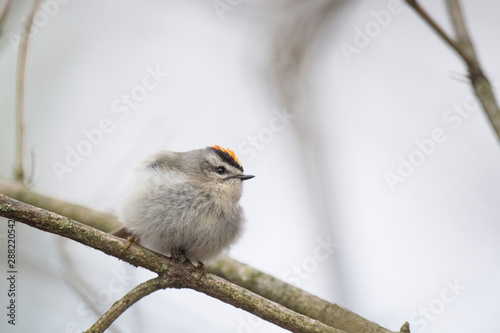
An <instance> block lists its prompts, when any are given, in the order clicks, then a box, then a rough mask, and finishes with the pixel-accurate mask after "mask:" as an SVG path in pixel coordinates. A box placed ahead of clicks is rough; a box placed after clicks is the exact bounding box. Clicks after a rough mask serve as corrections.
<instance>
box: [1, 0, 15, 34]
mask: <svg viewBox="0 0 500 333" xmlns="http://www.w3.org/2000/svg"><path fill="white" fill-rule="evenodd" d="M11 3H12V1H11V0H7V1H6V2H5V5H4V6H3V8H2V10H1V11H0V35H1V34H2V30H3V24H4V22H5V18H6V17H7V13H8V12H9V9H10V5H11Z"/></svg>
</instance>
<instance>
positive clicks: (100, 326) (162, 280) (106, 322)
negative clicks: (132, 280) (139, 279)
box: [85, 274, 169, 333]
mask: <svg viewBox="0 0 500 333" xmlns="http://www.w3.org/2000/svg"><path fill="white" fill-rule="evenodd" d="M168 282H169V281H168V278H166V277H165V276H164V274H160V275H158V276H157V277H155V278H153V279H151V280H148V281H146V282H143V283H141V284H139V285H138V286H137V287H135V288H134V289H132V290H131V291H130V292H129V293H127V294H126V295H125V296H123V297H122V298H121V299H119V300H118V301H116V302H115V303H114V304H113V306H111V308H110V309H109V310H108V311H106V313H105V314H103V315H102V316H101V318H99V320H98V321H96V322H95V324H94V325H92V327H91V328H90V329H88V330H87V331H85V333H101V332H104V331H105V330H106V329H107V328H108V327H109V326H110V325H111V324H112V323H113V322H114V321H115V320H116V319H117V318H118V317H119V316H120V315H121V314H122V313H123V312H125V310H127V309H128V308H129V307H131V306H132V305H134V304H135V303H136V302H137V301H138V300H140V299H141V298H143V297H145V296H147V295H149V294H151V293H153V292H155V291H157V290H160V289H164V288H166V287H168Z"/></svg>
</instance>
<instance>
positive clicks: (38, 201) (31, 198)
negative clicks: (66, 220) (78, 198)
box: [0, 179, 121, 232]
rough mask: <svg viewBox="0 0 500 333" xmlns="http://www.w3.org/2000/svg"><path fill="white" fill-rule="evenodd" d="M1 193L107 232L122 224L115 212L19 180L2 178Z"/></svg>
mask: <svg viewBox="0 0 500 333" xmlns="http://www.w3.org/2000/svg"><path fill="white" fill-rule="evenodd" d="M0 193H4V194H5V195H8V196H10V197H12V198H14V199H17V200H20V201H22V202H25V203H27V204H30V205H33V206H37V207H41V208H44V209H47V210H50V211H52V212H55V213H57V214H60V215H63V216H69V217H71V218H72V219H74V220H77V221H81V222H82V223H85V224H87V225H89V226H91V227H94V228H97V229H99V230H102V231H105V232H110V231H113V230H115V229H118V228H119V227H120V226H121V223H120V222H118V218H116V216H115V215H113V214H109V213H103V212H98V211H95V210H92V209H89V208H87V207H83V206H80V205H75V204H72V203H69V202H66V201H62V200H59V199H55V198H51V197H48V196H45V195H42V194H39V193H36V192H33V191H32V190H30V189H29V188H27V187H26V186H24V184H23V183H21V182H19V181H13V180H5V179H0Z"/></svg>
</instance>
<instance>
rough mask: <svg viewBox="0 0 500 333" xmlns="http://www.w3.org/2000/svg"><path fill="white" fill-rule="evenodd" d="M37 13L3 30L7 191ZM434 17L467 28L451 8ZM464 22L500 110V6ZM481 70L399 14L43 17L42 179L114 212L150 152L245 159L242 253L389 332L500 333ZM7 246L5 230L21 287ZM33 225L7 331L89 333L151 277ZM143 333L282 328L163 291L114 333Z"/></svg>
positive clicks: (30, 135) (16, 14)
mask: <svg viewBox="0 0 500 333" xmlns="http://www.w3.org/2000/svg"><path fill="white" fill-rule="evenodd" d="M33 3H34V2H33V1H27V0H16V1H12V3H11V7H10V10H9V11H8V12H7V14H6V16H5V18H4V20H3V27H2V33H1V35H0V77H1V78H2V79H1V80H0V105H1V110H0V156H2V158H1V159H0V176H1V177H3V178H4V179H6V178H12V177H13V170H14V161H15V149H16V146H15V92H16V90H15V87H16V85H15V82H16V65H17V61H18V60H17V53H18V42H19V36H20V34H21V31H22V27H23V24H24V23H25V21H26V18H27V17H28V15H29V12H30V11H31V8H32V6H33ZM0 4H1V8H4V6H5V5H6V4H7V1H6V0H3V1H0ZM422 5H423V6H424V7H425V8H427V9H428V11H429V12H430V13H431V15H432V16H433V17H434V18H435V19H436V20H437V21H438V22H439V23H440V24H441V25H442V26H443V27H444V28H445V29H446V30H447V31H450V32H451V25H450V23H449V19H448V16H447V12H446V8H445V5H444V1H430V0H427V1H422ZM462 5H463V11H464V13H465V18H466V21H467V24H468V28H469V31H470V33H471V37H472V39H473V42H474V44H475V46H476V50H477V53H478V56H479V59H480V61H481V63H482V65H483V69H484V70H485V72H486V74H487V75H488V77H489V78H490V80H491V82H492V83H493V84H494V85H495V87H496V92H497V93H498V92H499V91H500V62H499V61H498V59H499V55H500V44H499V43H498V31H499V29H500V21H499V20H498V17H497V16H498V15H497V13H498V12H499V11H500V3H497V2H492V1H486V0H476V1H472V0H464V1H462ZM466 74H467V71H466V69H465V67H464V65H463V63H462V62H461V60H460V59H458V58H457V56H456V55H455V53H454V52H453V51H452V50H451V49H450V48H449V47H448V46H447V45H445V44H444V43H443V42H442V40H441V39H439V38H438V37H437V36H436V35H435V34H434V33H433V32H432V31H431V30H430V28H429V27H428V26H427V25H426V24H425V23H424V22H423V21H422V20H421V19H420V18H419V17H417V16H416V14H415V13H414V12H413V11H412V10H411V9H410V8H409V7H407V6H406V4H404V3H403V2H402V1H396V0H383V1H382V0H380V1H379V0H376V1H375V0H371V1H368V0H359V1H326V0H315V1H299V0H282V1H263V0H256V1H246V0H239V1H237V0H232V1H230V0H215V1H207V0H204V1H202V0H190V1H168V0H161V1H160V0H150V1H137V0H120V1H117V0H108V1H96V0H87V1H79V0H64V1H63V0H48V1H42V2H41V7H40V8H39V10H38V12H37V14H36V15H35V19H34V27H33V31H32V34H31V36H30V39H29V46H28V56H27V67H26V81H25V85H26V89H25V112H26V122H27V123H26V137H25V145H26V153H25V172H26V176H27V178H28V179H29V180H30V186H31V187H32V188H33V189H34V190H36V191H38V192H40V193H43V194H45V195H49V196H53V197H55V198H60V199H63V200H66V201H69V202H73V203H77V204H81V205H84V206H88V207H90V208H93V209H96V210H102V211H108V212H112V213H116V209H117V207H118V204H119V202H120V196H121V193H122V191H123V188H124V187H125V185H126V184H127V181H128V179H129V175H130V171H131V170H132V168H133V167H134V165H135V164H136V163H137V162H138V161H140V160H141V159H142V158H144V157H145V156H146V155H148V154H150V153H151V152H154V151H157V150H160V149H168V150H174V151H186V150H191V149H196V148H201V147H205V146H209V145H214V144H217V145H221V146H224V147H230V148H231V149H233V150H234V151H235V152H236V154H237V155H238V157H239V159H240V160H241V161H242V163H243V165H244V168H245V171H246V172H248V173H250V174H254V175H256V178H255V179H252V180H251V181H249V182H245V189H244V192H245V193H244V195H243V198H242V205H243V207H244V209H245V212H246V216H247V224H246V232H245V234H244V236H243V237H242V239H241V240H240V241H239V242H238V243H237V244H236V245H235V246H234V247H233V248H232V249H231V251H230V255H231V256H232V257H234V258H235V259H237V260H240V261H242V262H244V263H247V264H249V265H251V266H253V267H255V268H257V269H260V270H263V271H265V272H267V273H269V274H272V275H274V276H276V277H278V278H281V279H283V280H285V281H287V282H290V283H292V284H295V285H297V286H299V287H301V288H303V289H305V290H306V291H308V292H311V293H313V294H315V295H318V296H320V297H321V298H324V299H326V300H328V301H330V302H333V303H336V304H339V305H341V306H343V307H346V308H348V309H350V310H352V311H354V312H356V313H358V314H360V315H361V316H363V317H365V318H367V319H369V320H371V321H374V322H376V323H378V324H380V325H382V326H384V327H386V328H388V329H392V330H399V328H400V327H401V325H402V324H403V323H404V322H405V321H409V322H410V324H411V328H412V332H455V333H462V332H495V331H497V330H498V325H499V317H498V313H499V310H500V284H499V281H500V242H499V241H498V239H499V236H500V223H499V222H500V221H499V218H498V216H499V213H500V204H499V203H500V194H499V191H498V189H499V188H500V172H499V171H498V170H500V149H499V142H498V138H497V137H496V135H495V134H494V132H493V130H492V128H491V126H490V124H489V122H488V120H487V118H486V116H485V115H484V112H483V110H482V109H481V107H480V106H479V104H478V102H477V100H476V98H475V96H474V93H473V91H472V89H471V86H470V83H469V82H468V80H467V78H466ZM1 220H2V221H5V222H6V220H5V219H3V218H1ZM6 230H7V223H0V240H1V241H2V243H1V244H0V246H1V252H0V253H2V258H1V259H0V265H1V266H0V267H2V272H6V271H7V268H6V266H5V265H6V254H5V253H6V247H7V246H6V242H5V240H6ZM17 230H18V232H17V244H18V247H17V256H18V272H19V273H18V286H17V288H18V296H17V302H18V317H17V324H16V326H15V327H13V326H11V325H8V324H7V320H6V319H5V318H6V316H5V314H3V312H5V311H6V310H3V312H2V316H1V317H2V318H3V319H2V320H1V321H0V331H2V332H53V333H60V332H81V331H83V330H86V329H88V328H89V327H90V326H91V324H92V323H93V322H94V321H95V320H96V319H97V318H98V317H99V316H100V315H101V314H102V313H103V312H104V311H105V310H107V309H108V308H109V307H110V306H111V305H112V304H113V303H114V302H115V301H116V300H117V299H118V298H119V297H121V296H122V295H124V294H125V293H126V292H128V291H129V290H131V289H132V288H133V287H134V286H135V285H137V284H138V283H140V282H142V281H145V280H146V279H148V278H151V277H152V276H153V273H151V272H148V271H145V270H143V269H140V268H135V267H132V266H130V265H128V264H126V263H124V262H120V261H119V260H118V259H116V258H113V257H109V256H107V255H105V254H103V253H101V252H99V251H96V250H93V249H90V248H87V247H85V246H83V245H80V244H78V243H75V242H73V241H70V240H67V239H63V238H61V237H58V236H55V235H52V234H47V233H44V232H42V231H39V230H36V229H32V228H30V227H27V226H25V225H22V224H20V223H19V224H18V225H17ZM5 274H6V273H5ZM0 281H1V282H0V302H1V303H0V304H2V306H1V308H2V309H5V306H4V305H6V304H7V295H6V293H7V281H6V279H5V278H1V279H0ZM139 331H143V332H167V331H168V332H200V331H203V332H282V331H284V330H283V329H281V328H279V327H276V326H275V325H273V324H269V323H267V322H264V321H262V320H260V319H258V318H256V317H254V316H252V315H250V314H248V313H246V312H244V311H241V310H238V309H235V308H233V307H232V306H231V305H228V304H225V303H222V302H220V301H218V300H215V299H211V298H209V297H207V296H205V295H203V294H199V293H197V292H194V291H191V290H166V291H160V292H156V293H154V294H152V295H150V296H148V297H146V298H144V299H143V300H141V301H140V302H139V303H137V304H136V305H134V306H133V307H132V308H130V309H129V310H128V311H127V312H126V313H125V314H124V315H122V316H121V317H120V318H119V319H118V320H117V321H116V322H115V323H114V324H113V325H112V326H111V328H110V329H109V332H139Z"/></svg>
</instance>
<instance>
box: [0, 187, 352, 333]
mask: <svg viewBox="0 0 500 333" xmlns="http://www.w3.org/2000/svg"><path fill="white" fill-rule="evenodd" d="M0 216H3V217H6V218H11V219H15V220H16V221H19V222H22V223H25V224H27V225H30V226H32V227H35V228H38V229H40V230H44V231H47V232H50V233H54V234H57V235H60V236H63V237H67V238H70V239H73V240H75V241H77V242H79V243H82V244H84V245H88V246H90V247H93V248H95V249H97V250H100V251H102V252H104V253H106V254H108V255H111V256H114V257H116V258H119V259H121V260H123V261H126V262H128V263H130V264H132V265H134V266H141V267H144V268H146V269H148V270H150V271H152V272H155V273H157V274H165V275H164V276H165V277H168V279H170V281H169V282H170V283H169V285H168V286H169V287H170V288H190V289H194V290H197V291H199V292H202V293H204V294H207V295H209V296H212V297H214V298H217V299H219V300H221V301H223V302H225V303H228V304H231V305H233V306H235V307H238V308H240V309H243V310H245V311H248V312H250V313H252V314H254V315H256V316H258V317H260V318H262V319H264V320H266V321H269V322H271V323H274V324H275V325H278V326H280V327H282V328H285V329H288V330H290V331H292V332H332V333H345V331H342V330H339V329H336V328H333V327H330V326H328V325H325V324H323V323H322V322H320V321H318V320H314V319H311V318H309V317H307V316H304V315H301V314H299V313H296V312H294V311H292V310H290V309H287V308H286V307H284V306H282V305H280V304H277V303H274V302H272V301H269V300H267V299H265V298H263V297H261V296H259V295H256V294H254V293H252V292H251V291H249V290H247V289H244V288H242V287H239V286H237V285H235V284H232V283H230V282H228V281H226V280H224V279H222V278H220V277H218V276H215V275H213V274H208V273H207V274H205V275H204V276H203V278H201V280H199V281H198V277H199V272H198V270H197V269H196V267H194V266H193V265H192V264H191V263H189V262H188V261H181V262H176V261H173V260H169V259H168V258H166V257H164V256H162V255H160V254H158V253H155V252H153V251H151V250H148V249H146V248H143V247H141V246H139V245H133V246H131V247H130V248H129V247H128V243H129V242H128V241H127V240H124V239H121V238H118V237H115V236H112V235H110V234H107V233H104V232H102V231H99V230H97V229H94V228H92V227H89V226H86V225H84V224H81V223H79V222H77V221H74V220H72V219H70V218H68V217H64V216H60V215H58V214H55V213H52V212H49V211H46V210H44V209H41V208H38V207H34V206H31V205H28V204H26V203H23V202H21V201H17V200H14V199H11V198H9V197H7V196H5V195H3V194H0Z"/></svg>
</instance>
